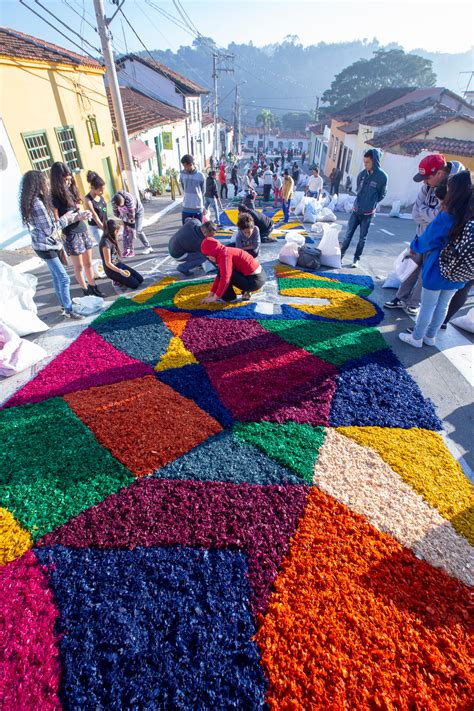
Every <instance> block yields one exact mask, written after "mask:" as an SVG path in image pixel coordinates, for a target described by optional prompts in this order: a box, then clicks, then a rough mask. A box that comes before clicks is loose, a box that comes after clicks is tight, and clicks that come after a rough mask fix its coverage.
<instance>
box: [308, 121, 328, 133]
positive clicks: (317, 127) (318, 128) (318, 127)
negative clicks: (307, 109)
mask: <svg viewBox="0 0 474 711" xmlns="http://www.w3.org/2000/svg"><path fill="white" fill-rule="evenodd" d="M326 126H329V123H328V122H327V121H320V122H319V123H312V124H310V125H309V126H308V131H309V132H310V133H314V134H315V135H316V136H320V135H321V134H323V133H324V129H325V128H326Z"/></svg>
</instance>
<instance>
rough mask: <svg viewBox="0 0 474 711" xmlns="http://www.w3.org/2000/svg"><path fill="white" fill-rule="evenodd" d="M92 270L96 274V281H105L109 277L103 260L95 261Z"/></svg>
mask: <svg viewBox="0 0 474 711" xmlns="http://www.w3.org/2000/svg"><path fill="white" fill-rule="evenodd" d="M92 270H93V272H94V279H105V278H106V277H107V275H106V273H105V271H104V265H103V264H102V259H94V260H93V261H92Z"/></svg>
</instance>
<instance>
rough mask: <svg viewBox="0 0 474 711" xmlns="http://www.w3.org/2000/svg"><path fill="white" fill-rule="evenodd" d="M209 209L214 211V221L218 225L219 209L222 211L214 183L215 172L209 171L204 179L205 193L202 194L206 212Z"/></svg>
mask: <svg viewBox="0 0 474 711" xmlns="http://www.w3.org/2000/svg"><path fill="white" fill-rule="evenodd" d="M209 206H210V207H212V209H213V210H214V215H215V221H216V223H217V224H219V207H220V209H221V210H222V209H223V208H222V203H221V201H220V199H219V194H218V192H217V183H216V171H215V170H210V171H209V175H208V176H207V178H206V192H205V193H204V207H205V208H206V210H207V209H208V208H209Z"/></svg>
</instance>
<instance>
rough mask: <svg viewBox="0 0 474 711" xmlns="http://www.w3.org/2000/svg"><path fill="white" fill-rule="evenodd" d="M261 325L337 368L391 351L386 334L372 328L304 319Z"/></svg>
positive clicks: (263, 321) (268, 322)
mask: <svg viewBox="0 0 474 711" xmlns="http://www.w3.org/2000/svg"><path fill="white" fill-rule="evenodd" d="M259 323H260V324H261V325H262V326H263V327H264V328H266V329H267V330H268V331H271V332H272V333H276V334H277V335H278V336H280V338H282V339H283V340H285V341H287V342H288V343H291V344H293V345H294V346H299V347H300V348H304V349H305V350H307V351H308V352H309V353H312V354H313V355H315V356H318V358H321V359H322V360H325V361H326V362H328V363H333V364H334V365H342V364H343V363H346V362H347V361H348V360H353V359H354V358H361V357H362V356H364V355H366V354H367V353H373V352H375V351H379V350H382V349H383V348H387V344H386V342H385V340H384V338H383V336H382V334H381V333H380V332H379V331H378V330H377V329H376V328H372V327H370V326H361V325H358V324H347V323H342V322H324V321H310V320H307V321H304V320H301V319H294V320H290V319H288V320H282V321H270V320H267V321H266V320H264V319H262V320H259Z"/></svg>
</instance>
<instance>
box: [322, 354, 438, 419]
mask: <svg viewBox="0 0 474 711" xmlns="http://www.w3.org/2000/svg"><path fill="white" fill-rule="evenodd" d="M339 372H340V375H339V376H338V378H337V387H336V392H335V394H334V396H333V399H332V403H331V416H330V424H331V426H332V427H342V426H350V425H354V426H357V427H369V426H375V427H403V428H404V429H409V428H410V427H420V428H422V429H427V430H440V429H441V428H442V427H441V421H440V420H439V418H438V417H437V415H436V412H435V409H434V406H433V403H432V402H431V401H430V400H426V399H425V398H424V397H423V395H422V394H421V391H420V389H419V387H418V385H417V384H416V383H415V381H414V380H413V378H412V377H411V376H410V375H409V374H408V373H407V371H406V370H405V368H404V367H403V366H402V364H401V363H400V361H399V360H398V358H397V357H396V356H395V355H394V353H392V351H390V350H388V349H386V350H382V351H379V352H377V353H370V354H368V355H366V356H364V357H363V358H360V359H359V360H353V361H349V362H348V363H345V364H344V365H342V366H340V368H339Z"/></svg>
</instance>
